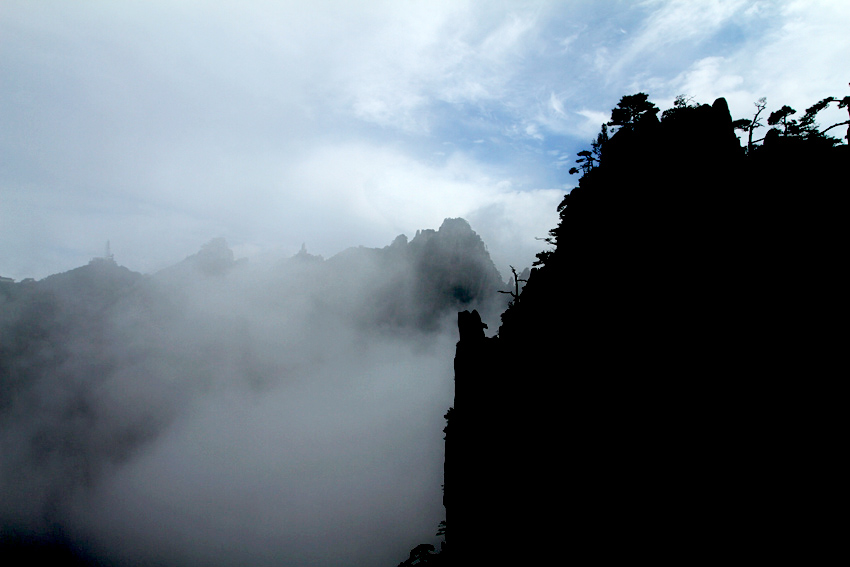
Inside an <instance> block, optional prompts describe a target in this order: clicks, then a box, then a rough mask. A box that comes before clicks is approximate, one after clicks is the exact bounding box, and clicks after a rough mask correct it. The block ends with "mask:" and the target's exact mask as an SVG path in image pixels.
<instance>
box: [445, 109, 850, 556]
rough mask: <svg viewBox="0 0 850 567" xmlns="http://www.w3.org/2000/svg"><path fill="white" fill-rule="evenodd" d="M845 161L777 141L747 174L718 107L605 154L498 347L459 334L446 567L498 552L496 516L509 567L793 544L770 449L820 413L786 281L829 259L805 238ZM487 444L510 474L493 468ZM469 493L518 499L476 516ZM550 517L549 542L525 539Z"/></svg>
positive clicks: (777, 451)
mask: <svg viewBox="0 0 850 567" xmlns="http://www.w3.org/2000/svg"><path fill="white" fill-rule="evenodd" d="M847 157H848V148H847V147H846V146H837V147H832V145H831V143H830V142H829V141H823V140H818V139H812V140H806V139H803V138H800V137H798V138H796V139H795V138H793V137H790V136H782V135H780V133H778V132H777V133H774V134H772V135H770V136H768V137H767V139H766V140H765V142H764V144H763V145H762V146H761V147H758V148H756V149H755V150H754V151H752V152H751V153H750V154H749V155H746V154H744V152H743V151H742V148H741V147H740V143H739V142H738V140H737V138H736V137H735V136H734V132H733V131H732V123H731V119H730V116H729V111H728V107H727V105H726V102H725V100H723V99H718V100H717V101H715V103H714V104H713V105H712V106H708V105H702V106H700V107H694V108H687V109H683V110H682V111H681V112H680V113H677V114H676V116H675V117H673V118H671V119H669V120H667V119H665V120H663V121H661V122H657V123H655V122H652V121H649V122H647V123H646V124H641V125H639V127H638V128H635V129H634V130H623V131H621V132H618V133H616V134H615V135H614V136H613V137H612V138H611V139H610V141H609V143H608V145H607V146H604V147H603V152H602V163H601V165H600V166H599V167H597V168H595V169H593V170H592V171H590V172H589V173H587V174H585V175H584V176H583V177H582V179H581V183H580V186H579V187H577V188H576V189H574V190H573V191H572V192H571V193H570V194H569V195H568V196H566V197H565V199H564V201H563V203H562V213H561V222H560V224H559V226H558V227H557V228H556V229H555V231H554V234H555V236H556V237H557V248H556V249H555V250H554V251H553V252H552V253H551V255H549V256H548V258H546V261H545V265H543V266H541V267H539V268H536V269H535V270H533V271H532V273H531V275H530V277H529V278H528V279H529V281H528V283H527V285H526V286H525V288H524V290H523V293H522V294H521V296H520V299H519V301H517V302H516V303H515V305H513V306H512V307H511V308H509V309H508V310H507V311H506V312H505V313H504V315H503V317H502V326H501V328H500V330H499V335H498V337H497V338H493V339H484V340H483V341H482V340H480V339H479V338H478V337H477V335H476V334H475V333H473V332H471V331H467V332H464V327H466V328H467V329H472V328H473V327H474V326H473V325H472V324H471V323H470V315H469V314H467V315H465V316H464V317H462V318H460V319H459V323H461V341H460V342H459V343H458V346H457V351H456V352H457V354H456V358H455V373H456V374H455V376H456V383H455V404H456V406H455V407H454V408H453V410H452V412H451V414H450V418H449V419H450V426H449V427H448V432H447V438H446V464H445V470H446V481H445V486H446V516H447V533H446V542H447V548H448V551H449V553H453V552H457V553H458V554H459V555H460V557H457V556H455V559H459V560H460V561H459V563H458V564H473V563H474V562H475V560H476V559H477V558H476V553H477V550H480V549H492V548H494V547H495V546H498V545H500V543H501V541H502V538H503V533H504V531H505V527H506V526H497V525H494V522H493V521H492V517H493V516H494V515H499V517H501V518H509V519H510V522H511V526H510V527H508V530H509V531H510V533H511V539H512V541H515V542H517V544H518V545H520V546H522V545H525V550H524V551H523V550H522V549H520V550H519V551H517V553H518V554H519V556H518V557H517V559H518V560H517V561H515V562H513V563H511V562H510V561H508V562H507V563H508V564H550V563H555V562H556V561H558V560H559V559H560V558H559V555H560V554H562V553H566V555H567V556H569V557H571V558H575V559H580V558H584V557H585V556H587V557H592V558H593V559H592V560H591V561H589V562H598V561H599V560H600V559H601V560H603V561H604V560H605V559H611V560H612V562H621V561H622V560H623V559H624V558H630V559H633V558H634V557H639V556H649V555H651V556H653V557H660V558H663V559H662V561H663V560H667V561H669V562H680V561H681V560H682V558H686V557H687V558H690V557H700V558H718V559H721V558H725V557H728V556H730V555H732V554H736V553H738V552H739V551H740V549H741V546H746V547H747V548H748V552H747V554H748V556H752V557H755V556H760V555H761V554H762V553H763V552H764V550H765V549H767V548H775V549H780V548H782V546H783V543H782V542H781V541H780V540H781V539H793V538H795V537H796V535H797V530H798V529H801V530H805V529H807V528H806V526H803V525H801V523H800V522H798V521H797V519H796V518H795V517H792V516H795V515H796V514H789V513H788V512H787V511H782V510H781V508H782V507H783V505H784V504H785V503H787V502H788V501H787V500H786V499H785V494H786V489H787V486H788V485H794V484H798V483H799V481H798V479H797V478H796V477H795V476H794V475H793V474H788V473H784V472H779V471H783V470H786V466H785V464H786V463H788V462H790V461H789V460H790V459H791V458H790V457H789V453H787V452H786V446H785V444H786V443H790V444H791V445H793V443H794V442H793V441H789V439H790V438H791V437H793V436H794V435H789V433H788V430H789V429H796V428H797V427H800V423H802V422H803V421H810V422H813V423H818V424H819V425H818V429H820V424H821V423H822V422H821V420H822V419H823V418H822V417H821V416H819V415H818V416H815V415H813V414H814V413H815V412H812V411H809V410H807V409H806V408H805V406H806V405H807V404H809V403H812V402H811V400H818V401H816V402H814V405H813V406H811V407H817V408H821V407H822V404H823V402H824V401H823V399H822V392H823V390H822V389H821V385H820V384H818V385H817V386H815V387H811V386H805V385H803V382H805V381H806V380H809V378H808V377H810V376H811V375H812V372H811V368H810V367H809V366H810V365H811V364H815V363H813V362H812V360H811V358H816V357H810V358H809V359H808V360H807V361H806V362H805V363H803V356H801V354H803V355H805V354H808V353H810V352H811V351H806V350H805V348H804V349H802V350H801V349H800V344H801V343H803V344H805V342H806V340H807V339H805V338H802V337H801V334H802V333H801V331H800V329H801V328H805V329H806V332H810V331H811V329H812V328H814V327H817V325H808V324H805V325H802V326H799V325H800V323H811V322H812V319H811V317H812V316H806V315H805V314H802V313H801V312H802V311H803V310H806V309H810V307H811V303H810V302H811V301H812V299H811V295H817V293H819V292H814V293H812V291H813V285H812V284H808V285H800V284H801V282H800V279H799V278H798V279H792V280H790V282H789V280H788V279H786V276H787V275H788V274H789V273H790V272H792V271H800V270H802V271H803V272H804V273H809V272H808V270H809V268H813V267H814V264H815V262H814V261H813V259H812V258H813V257H814V258H819V256H818V255H819V254H822V252H821V250H822V246H824V241H826V242H827V245H828V242H829V241H830V240H829V239H828V238H827V236H828V235H829V232H828V231H829V230H830V229H829V228H828V227H827V228H823V227H821V226H820V223H819V221H821V222H822V221H823V220H824V219H825V218H827V217H828V215H829V213H830V209H832V208H835V207H837V203H836V202H835V197H834V194H835V180H837V179H840V178H841V176H842V175H846V173H845V168H846V164H847ZM799 164H809V166H810V167H800V166H799ZM838 210H843V209H838ZM815 270H817V268H815ZM822 281H823V280H818V284H817V285H820V284H821V283H822ZM786 300H787V303H786ZM485 320H486V319H485ZM814 332H815V333H817V331H814ZM806 346H808V345H806ZM804 364H805V365H806V366H804ZM789 365H790V370H789ZM827 374H828V373H827ZM514 385H516V387H512V386H514ZM798 396H800V397H801V398H798ZM801 400H802V401H801ZM493 408H501V409H500V410H498V412H496V413H493ZM778 408H783V409H778ZM787 408H793V409H788V413H785V410H786V409H787ZM798 411H799V412H802V413H801V414H797V412H798ZM819 411H820V410H817V412H818V413H819ZM807 412H808V413H807ZM498 413H501V415H502V416H503V418H502V419H504V420H510V422H511V427H510V428H508V429H507V430H506V429H504V428H502V429H500V428H499V423H501V422H500V421H499V418H498V417H497V415H498ZM783 413H785V415H780V414H783ZM800 415H804V416H805V417H800ZM827 419H831V418H827ZM481 424H488V426H482V425H481ZM489 424H495V426H494V427H493V429H492V430H488V429H489ZM813 433H814V435H811V437H819V436H820V431H813ZM795 435H796V434H795ZM803 437H805V438H807V439H808V438H810V436H808V435H805V436H801V437H800V438H803ZM513 440H516V442H515V443H513V442H512V441H513ZM504 447H511V449H510V451H509V455H510V457H509V458H508V459H505V460H509V461H510V463H511V464H514V465H515V466H514V467H513V468H502V467H500V466H494V464H493V463H494V458H493V456H494V455H498V454H499V453H500V451H501V450H503V449H504ZM756 447H758V448H756ZM791 451H798V452H797V453H793V454H794V455H797V456H799V455H801V454H802V455H805V456H806V457H808V456H809V452H808V451H802V452H800V451H799V447H793V448H792V449H791ZM804 460H805V459H804ZM502 462H504V461H502ZM500 464H501V462H500ZM807 480H810V479H807ZM481 482H487V483H488V484H489V485H492V486H510V487H511V490H512V491H513V493H514V494H516V495H517V497H516V500H515V501H512V502H508V503H504V502H499V503H498V505H495V504H494V501H493V499H492V498H490V499H488V497H487V495H485V494H482V492H481V490H480V489H479V487H478V484H479V483H481ZM771 494H773V496H771ZM775 494H782V495H783V496H782V497H780V498H776V497H775ZM801 495H802V496H801ZM795 497H800V499H807V498H808V497H809V493H808V487H800V488H797V495H796V496H795ZM791 500H793V498H792V499H791ZM790 505H791V506H798V507H797V508H796V509H794V508H791V509H794V510H795V511H802V512H803V513H802V514H801V515H800V517H806V516H808V515H809V514H808V509H807V507H806V506H805V505H803V506H800V505H799V502H791V503H790ZM495 508H498V510H496V509H495ZM553 515H554V516H555V518H556V519H555V520H552V522H560V526H559V528H558V530H552V529H551V525H548V526H547V522H544V521H541V520H540V519H541V518H552V517H553ZM564 516H565V517H564ZM458 523H459V525H458ZM514 526H518V528H517V529H516V530H515V529H514ZM482 530H483V531H482ZM776 534H783V535H782V537H777V535H776ZM565 539H566V543H565ZM565 549H566V551H564V550H565ZM519 559H521V560H519ZM685 561H686V562H687V560H685ZM580 562H581V561H580Z"/></svg>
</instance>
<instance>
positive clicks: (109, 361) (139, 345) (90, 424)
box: [0, 220, 504, 566]
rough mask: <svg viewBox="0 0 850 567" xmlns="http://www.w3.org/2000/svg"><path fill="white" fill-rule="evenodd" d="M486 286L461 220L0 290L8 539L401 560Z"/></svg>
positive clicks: (82, 547)
mask: <svg viewBox="0 0 850 567" xmlns="http://www.w3.org/2000/svg"><path fill="white" fill-rule="evenodd" d="M441 266H442V267H441ZM475 266H477V267H475ZM444 268H445V269H444ZM425 273H427V274H431V275H430V276H429V277H426V278H425V279H423V274H425ZM499 286H503V283H502V282H501V280H500V279H499V275H498V272H497V271H496V270H495V268H494V267H493V264H492V261H490V259H489V256H488V255H487V253H486V248H485V247H484V245H483V242H482V241H481V240H480V238H479V237H478V236H477V235H475V233H474V232H473V231H472V230H471V229H470V227H469V225H468V224H467V223H466V222H465V221H461V220H455V221H450V220H447V221H446V222H445V223H444V225H443V226H442V227H441V228H440V230H439V231H435V230H428V231H422V233H421V234H417V235H416V237H415V238H413V239H412V240H410V241H409V242H408V239H407V238H406V237H405V236H403V235H402V236H400V237H399V238H397V239H396V241H394V242H393V243H392V244H391V245H388V246H386V247H384V248H382V249H369V248H363V247H359V248H352V249H349V250H346V251H344V252H343V253H340V254H338V255H336V256H334V257H332V258H330V259H328V260H324V259H322V258H320V257H318V256H313V255H311V254H310V253H309V252H307V251H306V249H302V251H301V252H300V253H299V254H297V255H296V256H294V257H292V258H289V259H285V260H283V261H279V262H275V263H271V264H268V265H257V264H252V263H250V262H246V261H239V260H235V259H234V256H233V252H232V251H231V250H230V248H229V247H228V246H227V244H226V242H225V241H224V240H223V239H215V240H212V241H210V242H209V243H207V244H206V245H204V246H203V247H202V249H201V250H200V252H198V253H197V254H195V255H192V256H190V257H188V258H187V259H186V260H184V261H183V262H181V263H179V264H177V265H175V266H172V267H171V268H168V269H166V270H162V271H161V272H159V273H157V274H154V275H152V276H143V275H141V274H137V273H134V272H131V271H130V270H128V269H127V268H124V267H121V266H119V265H117V264H116V263H115V262H114V260H112V259H111V258H109V257H106V258H97V259H95V260H93V261H92V263H90V264H89V265H87V266H83V267H81V268H77V269H75V270H72V271H69V272H66V273H63V274H58V275H54V276H51V277H49V278H45V279H44V280H41V281H39V282H21V283H17V284H8V285H6V286H5V287H4V289H3V291H4V294H3V304H2V314H3V318H2V333H3V337H2V338H3V344H4V349H3V352H2V355H3V359H2V360H3V363H2V364H3V374H4V377H3V380H4V384H3V397H2V405H0V410H1V411H0V420H2V434H0V444H2V450H1V451H0V455H2V456H0V474H2V484H3V486H4V487H9V488H10V490H9V489H7V490H6V491H4V492H3V494H2V498H1V499H0V522H2V523H0V525H2V527H3V532H4V536H5V537H7V538H8V537H11V538H13V539H14V538H18V539H19V540H23V541H25V542H37V543H38V542H56V541H59V542H61V543H62V545H68V546H70V547H71V548H73V549H76V550H77V551H78V552H79V553H80V554H82V556H83V557H84V558H86V559H87V560H96V561H100V562H102V563H105V564H127V565H154V564H168V565H221V566H228V565H244V564H251V565H337V564H346V565H377V564H394V562H395V563H397V562H398V561H400V560H401V559H403V558H404V557H406V555H407V552H408V551H409V549H411V548H412V547H413V546H414V545H416V544H418V543H421V542H422V541H423V539H425V540H426V541H427V539H428V538H429V537H430V538H431V540H432V542H434V543H436V542H437V541H438V538H436V536H435V535H434V534H435V533H436V531H437V526H438V523H439V522H440V521H441V520H443V519H444V517H445V512H444V509H443V507H442V491H441V485H442V475H443V468H442V465H443V431H442V429H443V427H444V425H445V420H444V419H443V414H444V413H445V412H446V410H447V409H448V407H449V406H450V405H451V403H452V396H453V368H452V361H453V356H454V348H455V342H456V341H457V333H456V313H457V309H458V308H460V307H463V306H466V305H476V306H479V307H481V308H482V309H483V310H484V311H485V312H492V313H495V312H497V311H498V310H499V309H500V308H502V307H503V306H504V301H503V297H504V296H499V295H497V294H496V293H495V292H496V290H497V289H498V288H499ZM447 290H448V291H447ZM446 293H448V295H446ZM458 298H459V299H458ZM488 310H489V311H488Z"/></svg>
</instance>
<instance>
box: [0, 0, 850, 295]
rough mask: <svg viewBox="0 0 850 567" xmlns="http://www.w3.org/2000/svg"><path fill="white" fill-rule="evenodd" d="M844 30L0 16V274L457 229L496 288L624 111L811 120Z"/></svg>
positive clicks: (699, 17) (708, 13)
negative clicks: (704, 111) (697, 110)
mask: <svg viewBox="0 0 850 567" xmlns="http://www.w3.org/2000/svg"><path fill="white" fill-rule="evenodd" d="M848 29H850V2H846V1H845V0H804V1H792V0H788V1H782V0H777V1H746V0H713V1H709V0H687V1H684V0H646V1H610V0H599V1H562V2H546V1H463V0H451V1H446V2H442V1H437V0H429V1H427V2H426V1H396V0H394V1H381V0H370V1H368V2H342V1H334V0H319V1H313V2H309V3H308V2H282V1H274V2H273V1H252V2H236V1H224V0H222V1H215V0H213V1H207V2H199V1H191V0H181V1H177V2H174V1H167V2H166V1H157V0H153V1H152V0H146V1H144V2H141V1H133V0H121V1H86V2H46V1H42V2H32V1H21V0H4V1H3V2H2V3H0V276H5V277H12V278H15V279H22V278H27V277H33V278H36V279H41V278H43V277H45V276H47V275H49V274H52V273H57V272H63V271H66V270H70V269H73V268H75V267H78V266H80V265H84V264H86V263H87V262H88V261H89V260H90V259H91V258H93V257H96V256H102V255H103V253H104V248H105V244H106V242H107V241H109V242H110V244H111V249H112V252H113V253H114V254H115V259H116V260H117V261H118V263H119V264H121V265H124V266H127V267H128V268H130V269H131V270H134V271H138V272H142V273H153V272H156V271H157V270H160V269H162V268H164V267H167V266H169V265H172V264H174V263H176V262H178V261H180V260H182V259H183V258H185V257H186V256H188V255H190V254H193V253H195V252H196V251H197V250H198V249H199V248H200V246H201V245H203V244H204V243H205V242H208V241H209V240H211V239H213V238H216V237H224V238H226V239H227V241H228V243H229V244H230V246H231V247H232V248H233V250H234V252H235V253H236V255H237V257H247V258H249V259H256V260H261V259H263V258H277V257H286V256H291V255H293V254H295V253H296V252H297V251H298V250H299V249H300V247H301V245H302V243H304V244H306V246H307V250H308V251H309V252H311V253H313V254H319V255H322V256H324V257H326V258H327V257H330V256H332V255H334V254H336V253H338V252H340V251H342V250H344V249H345V248H347V247H350V246H359V245H363V246H370V247H383V246H386V245H388V244H389V243H390V242H391V241H392V240H393V238H394V237H396V236H397V235H399V234H406V235H407V236H409V237H412V236H413V234H414V233H415V231H416V230H418V229H424V228H438V227H439V226H440V224H441V222H442V220H443V219H444V218H448V217H463V218H466V219H467V220H468V221H469V222H470V224H471V225H472V228H473V229H474V230H475V231H476V232H478V233H479V234H480V235H481V236H482V238H483V240H484V242H485V243H486V244H487V246H488V249H489V251H490V253H491V255H492V256H493V259H494V261H495V263H496V265H497V267H498V268H499V270H500V271H501V272H502V275H503V276H507V275H508V274H509V268H508V266H509V265H515V266H517V268H518V269H521V268H522V267H525V266H529V265H530V264H531V263H532V262H533V261H534V254H535V253H536V252H539V251H541V250H543V249H544V248H545V247H546V245H545V243H544V242H542V241H541V240H540V239H541V238H544V237H546V236H547V233H548V231H549V229H551V228H553V227H554V226H555V223H556V222H557V212H556V207H557V205H558V203H559V202H560V200H561V199H562V198H563V195H564V194H565V193H566V192H568V191H569V190H570V189H571V187H573V186H574V184H575V183H576V182H577V180H576V178H575V176H570V175H569V173H568V170H569V169H570V167H572V166H573V165H575V163H574V159H575V154H576V153H577V152H578V151H581V150H582V149H586V148H587V147H588V146H589V143H590V141H591V139H593V138H594V137H595V135H596V134H597V133H598V131H599V129H600V125H601V124H602V123H603V122H605V121H606V120H607V119H608V118H609V116H610V109H611V108H612V107H614V106H615V105H616V103H617V101H618V100H619V99H620V97H622V96H623V95H627V94H633V93H636V92H646V93H648V94H649V95H650V99H651V100H652V101H654V102H655V103H656V104H657V105H658V106H659V107H660V108H662V109H664V108H669V107H670V106H671V105H672V102H673V100H674V98H675V97H676V95H678V94H685V95H687V96H689V97H692V98H693V99H694V100H695V101H697V102H701V103H709V104H710V103H711V102H713V100H714V99H715V98H716V97H719V96H724V97H726V99H727V101H728V103H729V107H730V109H731V112H732V115H733V118H747V117H752V114H753V112H754V106H753V103H754V101H756V100H758V99H759V98H760V97H767V104H768V111H772V110H775V109H778V108H780V107H781V106H782V105H784V104H788V105H790V106H792V107H794V108H795V109H797V110H799V111H801V112H802V111H803V110H805V108H807V107H808V106H810V105H812V104H813V103H815V102H817V101H818V100H820V99H822V98H824V97H827V96H839V97H840V96H845V95H847V94H848V91H850V87H848V81H850V63H848V60H850V59H848V55H850V34H848V33H847V30H848ZM831 112H833V114H830V113H826V112H825V113H823V114H822V115H821V119H822V121H823V124H824V125H827V124H832V123H834V122H838V121H841V120H842V119H843V120H846V116H843V118H842V116H841V115H840V114H837V113H838V111H837V110H835V111H831ZM833 118H834V119H833ZM506 279H507V277H506Z"/></svg>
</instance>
